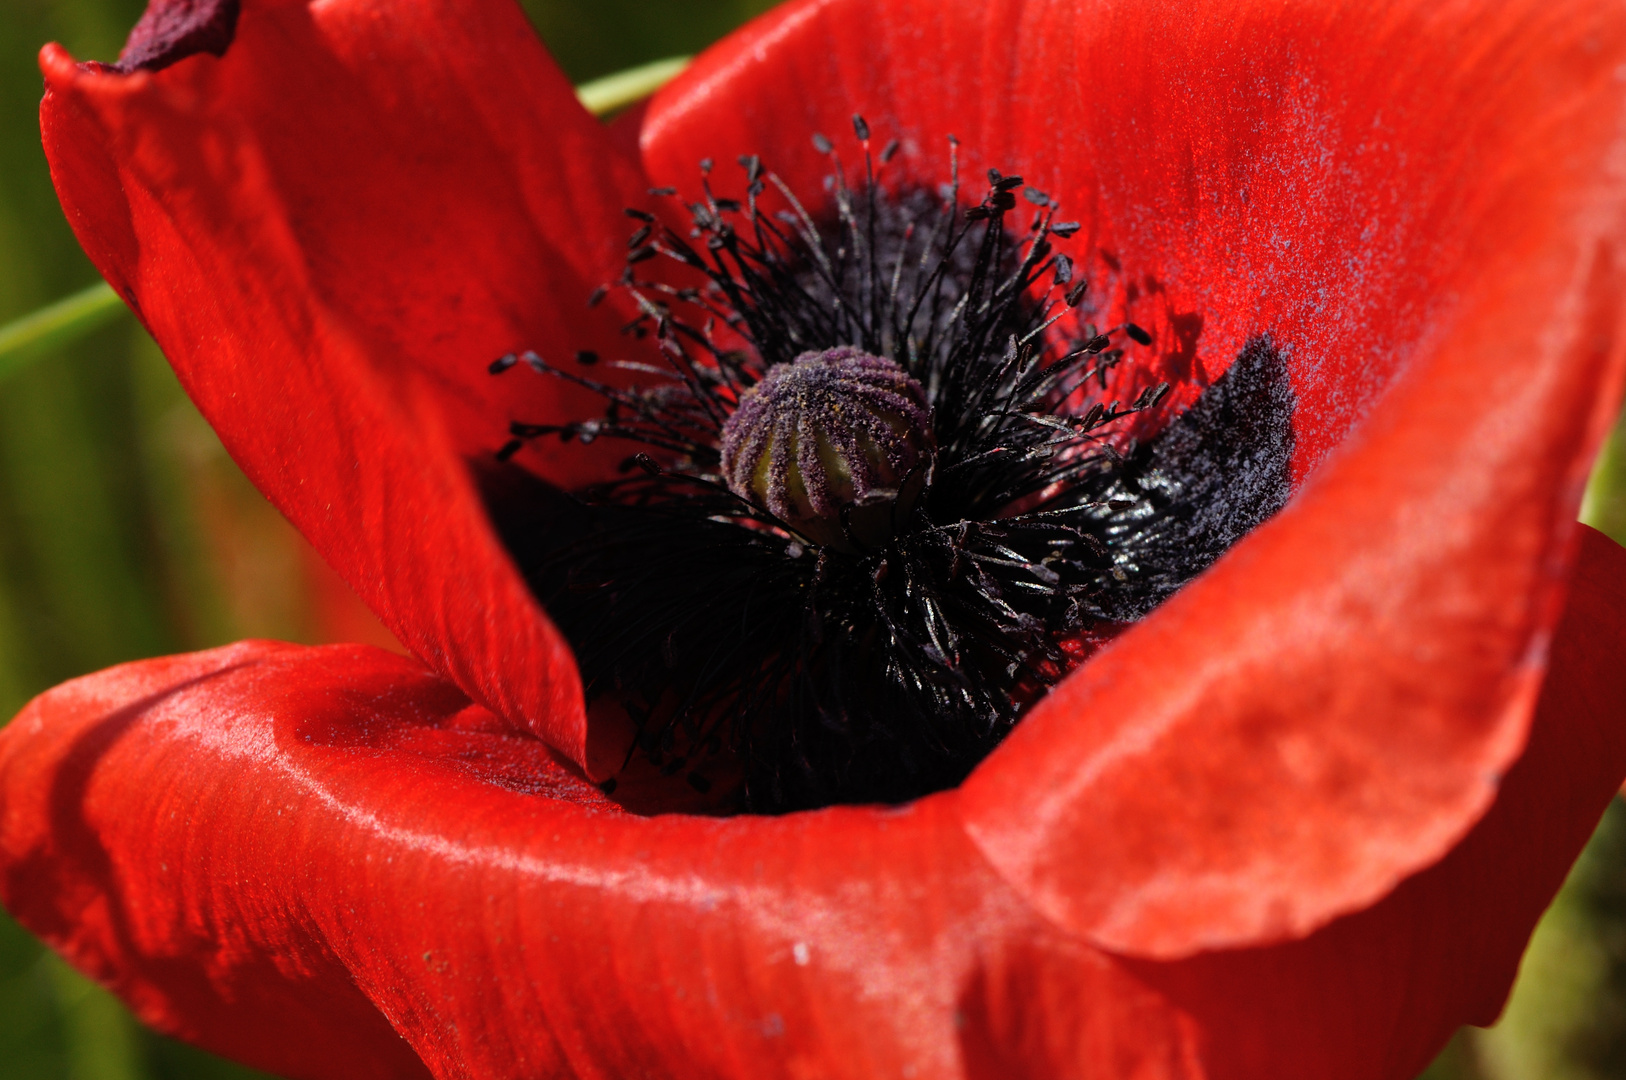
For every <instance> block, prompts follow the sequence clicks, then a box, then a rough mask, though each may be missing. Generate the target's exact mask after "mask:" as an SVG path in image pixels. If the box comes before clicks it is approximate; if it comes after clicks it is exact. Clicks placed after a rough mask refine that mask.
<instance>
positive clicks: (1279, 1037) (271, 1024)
mask: <svg viewBox="0 0 1626 1080" xmlns="http://www.w3.org/2000/svg"><path fill="white" fill-rule="evenodd" d="M1622 635H1626V552H1622V551H1621V550H1620V549H1618V548H1615V547H1613V546H1612V545H1609V544H1608V542H1607V541H1602V540H1600V539H1598V538H1597V537H1596V536H1593V537H1590V538H1588V539H1587V541H1586V542H1585V544H1584V546H1583V557H1582V560H1581V564H1580V569H1579V571H1578V577H1577V590H1576V594H1575V600H1574V602H1573V603H1572V604H1571V606H1570V609H1569V611H1568V613H1567V615H1566V617H1565V621H1564V623H1563V626H1562V629H1561V633H1560V635H1559V637H1558V639H1557V641H1556V643H1555V647H1554V650H1553V677H1552V679H1551V680H1550V681H1549V684H1548V687H1547V689H1546V690H1545V691H1544V694H1543V700H1542V708H1541V712H1540V717H1539V719H1538V721H1537V723H1536V726H1535V728H1534V730H1533V733H1532V739H1531V745H1530V749H1529V751H1528V752H1527V753H1526V754H1525V756H1524V757H1523V758H1521V760H1520V761H1519V762H1518V764H1516V765H1515V766H1514V768H1513V770H1512V771H1511V772H1510V773H1509V775H1508V777H1507V780H1506V783H1505V784H1504V785H1503V788H1502V792H1501V794H1500V796H1499V798H1498V801H1497V803H1496V805H1495V807H1494V808H1493V809H1492V811H1491V812H1490V813H1489V814H1488V815H1487V816H1486V817H1485V818H1484V820H1483V821H1482V822H1481V823H1480V824H1479V825H1478V826H1477V827H1476V828H1475V829H1474V831H1473V832H1472V833H1470V835H1469V837H1468V838H1467V840H1466V841H1465V842H1464V843H1463V844H1462V845H1461V846H1460V847H1459V848H1458V849H1457V850H1456V851H1455V852H1453V853H1452V854H1450V855H1449V856H1447V858H1446V859H1445V860H1444V861H1443V862H1442V863H1441V864H1440V865H1438V866H1436V867H1434V868H1432V869H1430V870H1428V871H1426V872H1425V873H1423V874H1421V875H1419V876H1417V877H1416V878H1414V879H1412V880H1410V881H1408V882H1405V883H1404V884H1402V885H1401V886H1400V888H1398V889H1397V890H1395V891H1394V892H1393V893H1392V894H1391V895H1390V896H1388V897H1386V898H1385V899H1384V900H1383V901H1382V902H1381V903H1380V904H1378V905H1377V906H1376V907H1374V908H1373V909H1371V910H1369V911H1366V912H1362V913H1360V914H1357V915H1354V916H1351V917H1349V918H1346V919H1342V920H1339V921H1337V922H1335V923H1333V924H1332V925H1331V926H1328V927H1326V928H1324V929H1322V930H1321V931H1319V932H1317V933H1315V934H1313V935H1311V936H1310V937H1309V938H1308V939H1306V940H1304V941H1300V942H1295V943H1292V944H1288V945H1283V946H1276V947H1273V948H1264V949H1248V950H1241V951H1236V952H1227V953H1221V954H1214V955H1208V956H1204V957H1200V958H1197V959H1193V960H1187V961H1181V962H1177V963H1172V964H1163V963H1158V962H1153V961H1132V962H1125V961H1120V960H1116V959H1114V958H1112V957H1111V956H1109V955H1106V954H1103V953H1100V952H1097V951H1094V950H1092V949H1090V948H1089V947H1087V946H1085V945H1084V944H1082V943H1081V942H1079V941H1078V940H1077V939H1074V938H1069V937H1067V936H1066V935H1064V934H1062V933H1061V932H1059V931H1058V930H1057V929H1056V928H1055V927H1053V926H1051V925H1049V924H1047V923H1046V922H1044V921H1043V920H1042V919H1040V918H1038V917H1037V916H1036V915H1035V914H1034V913H1033V912H1032V911H1031V910H1030V909H1028V908H1027V907H1026V906H1025V905H1024V904H1023V903H1022V902H1021V901H1020V900H1019V899H1018V898H1017V897H1016V896H1015V895H1014V894H1013V892H1012V891H1011V890H1010V889H1009V888H1008V887H1007V886H1006V884H1005V883H1004V881H1003V879H1002V878H1001V877H1000V876H999V875H998V874H996V873H995V872H994V871H993V870H992V869H991V868H990V867H989V866H988V864H987V863H985V862H984V861H983V860H982V859H981V858H980V857H979V856H978V854H977V853H976V850H975V849H974V848H973V846H972V845H971V844H970V843H969V842H968V841H967V839H966V837H965V834H964V833H963V831H962V830H961V828H960V826H959V824H958V816H957V805H956V804H957V799H956V797H955V796H954V795H952V794H950V795H945V796H940V797H938V798H935V799H929V800H926V801H924V802H921V803H918V804H916V805H914V806H913V807H910V808H906V809H902V810H896V811H886V810H874V809H857V810H836V811H827V812H823V813H814V814H798V815H792V816H789V817H784V818H777V819H773V818H734V819H729V820H715V819H703V818H687V817H681V816H667V817H662V818H655V819H650V818H638V817H634V816H630V815H626V814H623V813H621V812H620V811H619V810H618V809H617V808H616V807H614V806H613V805H612V804H609V803H607V802H605V801H604V800H603V799H602V798H600V797H599V795H598V793H597V791H596V790H595V789H593V788H592V787H590V786H588V785H585V784H583V783H582V782H581V781H579V780H576V779H574V778H573V777H572V776H571V775H570V774H568V773H565V772H563V771H561V770H560V769H559V768H558V767H557V766H555V765H554V764H553V763H552V762H551V761H550V760H549V758H548V757H547V755H546V754H545V753H544V752H543V751H542V750H541V748H540V747H539V745H538V744H537V743H535V742H534V741H531V740H526V739H520V738H515V737H514V736H511V735H507V734H504V733H503V732H502V730H501V727H500V725H499V724H498V723H497V722H496V720H495V718H494V717H492V716H490V714H488V713H486V712H485V711H484V710H481V709H479V708H476V707H472V706H468V705H467V704H466V701H465V699H464V698H463V697H462V695H461V694H460V693H458V692H457V691H456V690H455V688H453V687H452V686H450V684H448V683H445V682H443V681H441V680H439V679H437V678H436V677H435V676H433V675H432V674H430V673H429V672H427V671H425V670H423V669H422V668H420V667H418V666H417V665H415V664H414V663H413V662H412V661H410V660H406V659H403V658H399V657H394V656H390V655H389V654H385V653H381V652H379V651H377V650H371V649H366V648H364V647H360V646H343V647H331V648H326V649H298V648H295V647H292V646H282V645H272V644H263V643H260V644H257V643H249V644H244V645H240V646H234V647H232V648H230V649H224V650H217V651H215V652H212V653H204V654H200V655H196V656H190V657H179V658H174V659H169V660H160V661H149V662H146V663H142V664H136V665H129V666H126V667H123V668H116V669H113V670H111V671H108V672H104V673H102V674H100V675H95V676H90V677H88V678H85V679H80V680H78V681H76V682H73V683H69V684H67V685H66V686H63V687H60V688H58V689H57V690H54V691H52V692H51V693H49V694H47V695H45V696H44V697H42V698H40V699H38V700H37V701H35V702H34V703H33V704H31V705H30V706H29V708H28V709H27V710H25V711H24V713H23V714H22V715H21V716H19V717H18V719H17V720H16V721H14V722H13V723H12V725H11V726H10V727H9V728H7V729H6V730H5V731H4V732H3V733H0V899H3V900H4V903H5V904H6V906H7V909H8V910H9V911H11V912H12V913H13V914H15V915H16V916H17V917H18V918H19V919H21V920H22V921H23V922H24V923H25V924H26V925H28V926H30V927H31V928H33V929H34V930H35V931H36V932H38V933H40V934H41V935H42V936H44V937H46V938H47V939H48V940H49V941H51V942H52V943H53V944H54V945H56V946H57V947H58V948H59V949H62V950H63V951H64V952H65V953H66V954H67V955H68V956H69V957H70V958H71V959H73V960H74V961H75V962H76V963H78V964H79V965H81V966H82V967H84V968H85V969H86V970H88V971H89V972H91V973H92V974H94V975H96V976H98V977H100V978H102V979H103V980H104V981H107V982H108V983H110V984H111V985H112V986H113V987H114V988H115V989H116V990H118V991H119V992H120V993H121V994H123V995H124V996H125V997H126V999H127V1000H129V1001H131V1002H132V1004H133V1005H134V1006H135V1007H136V1008H137V1010H138V1011H139V1012H140V1013H141V1015H142V1016H143V1017H144V1018H146V1019H147V1020H148V1021H149V1022H151V1023H153V1024H155V1025H157V1026H159V1027H161V1028H163V1029H164V1030H168V1031H173V1032H177V1033H180V1034H182V1035H185V1036H186V1037H188V1038H191V1039H193V1040H195V1041H198V1042H200V1043H202V1044H203V1045H206V1046H209V1047H211V1048H213V1049H215V1050H218V1051H220V1052H223V1053H227V1054H230V1055H231V1056H234V1057H237V1058H239V1059H241V1060H244V1061H246V1062H249V1063H251V1064H255V1065H258V1066H261V1067H264V1068H270V1069H273V1070H276V1071H278V1072H281V1073H283V1074H285V1075H288V1076H291V1077H295V1078H301V1077H311V1078H329V1077H331V1078H334V1080H338V1078H345V1080H349V1078H353V1077H409V1076H418V1075H421V1074H422V1073H421V1070H420V1069H419V1068H418V1067H417V1065H416V1063H415V1062H414V1061H413V1060H412V1059H411V1058H410V1057H409V1056H407V1055H406V1053H405V1046H406V1045H407V1043H409V1044H410V1045H411V1047H412V1048H413V1049H415V1050H416V1051H417V1052H418V1053H419V1054H421V1055H422V1058H423V1060H424V1061H425V1062H426V1063H427V1064H428V1066H429V1068H430V1070H431V1071H433V1072H434V1074H435V1075H438V1076H461V1077H474V1078H491V1080H499V1078H511V1077H515V1076H665V1077H690V1076H692V1077H739V1078H742V1080H743V1078H747V1077H749V1078H751V1080H766V1078H771V1077H776V1076H783V1077H792V1076H818V1077H820V1078H831V1080H841V1078H852V1080H858V1078H869V1077H874V1076H909V1075H914V1076H920V1077H926V1076H930V1077H935V1078H943V1080H953V1078H955V1077H983V1078H987V1080H1009V1078H1015V1077H1049V1076H1074V1075H1079V1076H1092V1077H1101V1078H1103V1080H1114V1078H1123V1080H1128V1078H1129V1077H1137V1078H1141V1080H1145V1078H1155V1077H1168V1078H1171V1080H1172V1078H1174V1077H1189V1076H1197V1075H1201V1076H1208V1077H1214V1078H1216V1080H1219V1078H1228V1077H1237V1078H1242V1077H1254V1076H1318V1077H1327V1078H1329V1080H1339V1078H1348V1080H1357V1078H1374V1077H1389V1078H1393V1080H1410V1077H1412V1076H1413V1075H1415V1073H1416V1070H1417V1069H1418V1068H1419V1067H1421V1064H1422V1063H1423V1062H1424V1061H1426V1060H1427V1058H1428V1057H1429V1055H1431V1054H1432V1053H1433V1052H1434V1051H1435V1050H1437V1048H1438V1046H1439V1045H1440V1043H1442V1042H1443V1041H1444V1039H1445V1038H1446V1037H1447V1036H1448V1035H1449V1033H1450V1032H1451V1031H1452V1030H1453V1029H1454V1028H1455V1027H1456V1026H1457V1025H1458V1024H1460V1023H1462V1022H1464V1021H1467V1020H1477V1021H1480V1022H1483V1021H1485V1020H1487V1019H1489V1018H1490V1016H1491V1015H1492V1014H1494V1012H1495V1010H1496V1007H1497V1004H1498V1002H1499V1000H1500V995H1501V993H1502V992H1503V991H1504V989H1505V987H1506V985H1507V983H1508V981H1509V980H1510V979H1511V977H1512V973H1513V970H1514V966H1515V963H1516V960H1517V956H1518V952H1519V947H1520V946H1521V945H1522V943H1523V941H1524V940H1525V938H1526V937H1527V936H1528V933H1529V930H1530V928H1531V926H1532V925H1533V924H1534V922H1535V919H1536V917H1537V915H1538V914H1539V912H1540V910H1541V908H1542V906H1543V905H1544V904H1545V903H1546V901H1547V899H1548V898H1549V897H1550V896H1551V894H1552V893H1553V891H1554V890H1555V889H1556V888H1557V885H1558V883H1559V881H1560V880H1561V879H1562V877H1563V874H1564V871H1565V868H1566V867H1567V865H1568V863H1569V861H1570V860H1571V859H1572V858H1573V856H1574V853H1575V852H1576V851H1577V850H1578V849H1579V848H1580V846H1581V844H1582V842H1583V841H1584V840H1585V837H1586V834H1587V831H1588V830H1589V828H1590V826H1591V824H1592V823H1593V822H1595V821H1596V819H1597V817H1598V814H1599V812H1600V811H1601V809H1602V807H1603V806H1604V805H1605V804H1606V803H1607V801H1608V799H1609V797H1610V795H1611V793H1612V791H1613V789H1614V786H1615V781H1616V779H1617V778H1618V777H1619V775H1620V774H1621V772H1622V771H1626V738H1623V737H1622V733H1621V732H1620V731H1619V726H1618V724H1617V723H1615V722H1614V721H1616V720H1617V719H1618V717H1619V716H1620V715H1621V712H1622V710H1623V709H1626V669H1623V668H1621V667H1620V665H1618V664H1617V663H1614V660H1615V659H1616V657H1615V655H1614V649H1615V643H1617V642H1618V641H1619V640H1621V637H1622ZM385 1018H388V1024H393V1025H394V1027H395V1028H396V1029H397V1030H399V1031H400V1032H401V1033H402V1035H404V1036H405V1037H406V1040H407V1043H402V1042H401V1041H400V1039H398V1038H397V1037H396V1036H395V1035H394V1034H393V1033H392V1032H391V1031H390V1030H389V1026H388V1024H386V1022H385Z"/></svg>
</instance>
